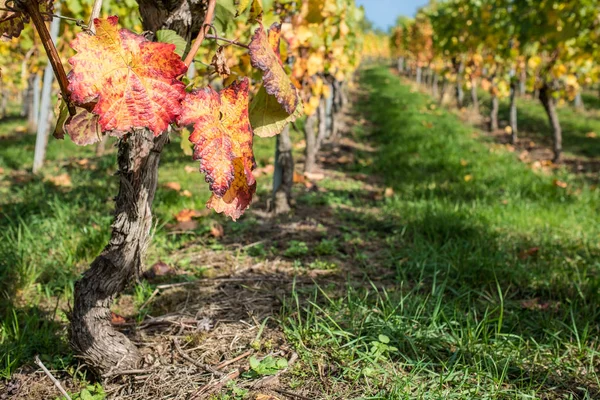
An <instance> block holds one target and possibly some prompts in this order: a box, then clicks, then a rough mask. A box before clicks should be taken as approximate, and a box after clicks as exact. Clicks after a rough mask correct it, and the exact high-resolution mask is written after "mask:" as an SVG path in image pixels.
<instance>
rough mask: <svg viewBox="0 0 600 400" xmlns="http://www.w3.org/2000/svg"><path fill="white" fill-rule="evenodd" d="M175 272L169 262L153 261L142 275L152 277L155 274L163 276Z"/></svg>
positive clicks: (147, 277) (155, 275)
mask: <svg viewBox="0 0 600 400" xmlns="http://www.w3.org/2000/svg"><path fill="white" fill-rule="evenodd" d="M173 274H175V269H174V268H172V267H171V266H169V264H167V263H165V262H163V261H158V262H156V263H154V265H152V266H151V267H150V268H148V270H147V271H145V272H144V274H143V276H144V278H146V279H152V278H154V277H157V276H165V275H173Z"/></svg>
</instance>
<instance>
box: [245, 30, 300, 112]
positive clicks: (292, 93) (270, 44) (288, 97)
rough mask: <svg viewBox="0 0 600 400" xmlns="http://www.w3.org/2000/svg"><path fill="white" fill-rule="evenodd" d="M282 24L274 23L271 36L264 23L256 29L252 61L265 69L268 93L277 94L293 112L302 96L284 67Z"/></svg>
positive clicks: (284, 106)
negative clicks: (281, 53) (280, 54)
mask: <svg viewBox="0 0 600 400" xmlns="http://www.w3.org/2000/svg"><path fill="white" fill-rule="evenodd" d="M280 36H281V25H280V24H277V23H275V24H273V25H272V26H271V28H270V29H269V36H268V37H267V34H266V33H265V28H264V27H263V26H262V23H261V24H260V25H259V26H258V29H256V32H255V33H254V36H252V40H251V41H250V50H249V53H250V63H251V64H252V66H253V67H254V68H258V69H260V70H261V71H263V85H264V87H265V89H266V91H267V93H268V94H270V95H273V96H275V98H276V99H277V102H278V103H279V104H281V105H282V106H283V108H284V110H285V111H286V112H287V113H288V114H290V115H291V114H293V113H294V112H295V111H296V108H297V107H298V103H299V102H300V98H299V96H298V92H297V90H296V87H295V86H294V84H293V83H292V81H291V80H290V78H289V77H288V75H287V74H286V72H285V70H284V69H283V63H282V62H281V58H280V56H279V41H280Z"/></svg>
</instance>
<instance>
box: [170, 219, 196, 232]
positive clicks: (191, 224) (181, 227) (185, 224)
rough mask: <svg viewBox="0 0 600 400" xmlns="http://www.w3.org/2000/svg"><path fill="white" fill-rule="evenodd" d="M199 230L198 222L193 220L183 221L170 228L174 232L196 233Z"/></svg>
mask: <svg viewBox="0 0 600 400" xmlns="http://www.w3.org/2000/svg"><path fill="white" fill-rule="evenodd" d="M197 228H198V221H194V220H193V219H191V220H189V221H181V222H178V223H177V224H175V225H171V226H169V230H170V231H171V232H172V231H194V230H196V229H197Z"/></svg>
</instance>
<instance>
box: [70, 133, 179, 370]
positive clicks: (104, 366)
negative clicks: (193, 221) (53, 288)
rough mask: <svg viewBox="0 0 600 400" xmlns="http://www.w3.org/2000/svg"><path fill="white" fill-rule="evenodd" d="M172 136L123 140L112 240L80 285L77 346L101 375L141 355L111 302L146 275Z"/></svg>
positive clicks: (74, 322) (74, 324) (74, 325)
mask: <svg viewBox="0 0 600 400" xmlns="http://www.w3.org/2000/svg"><path fill="white" fill-rule="evenodd" d="M167 140H168V135H167V134H166V133H164V134H163V135H161V136H159V137H157V138H156V139H154V134H153V133H152V132H151V131H149V130H139V131H136V132H135V133H134V134H131V135H130V136H129V137H126V138H123V139H122V140H121V141H120V142H119V154H118V165H119V173H118V176H119V178H120V187H119V194H118V195H117V198H116V205H115V208H116V209H115V218H114V222H113V224H112V234H111V238H110V241H109V243H108V245H107V246H106V247H105V248H104V250H103V251H102V253H100V255H99V256H98V257H97V258H96V259H95V260H94V261H93V262H92V265H91V267H90V269H89V270H87V271H86V272H85V273H84V274H83V277H82V278H81V279H80V280H79V281H77V283H76V284H75V302H74V308H73V312H72V314H71V345H72V347H73V349H74V350H75V351H76V352H77V353H78V354H79V355H80V356H82V357H83V359H84V360H85V361H86V363H87V364H88V365H89V366H91V367H92V368H93V369H95V370H96V371H98V372H100V373H103V372H105V371H108V370H110V369H111V368H115V367H117V366H118V368H119V369H131V368H134V367H135V366H136V365H137V363H138V361H139V359H140V356H139V353H138V350H137V348H136V347H135V345H134V344H133V343H131V341H130V340H129V339H128V338H127V337H126V336H125V335H123V334H122V333H120V332H117V331H115V329H114V328H113V327H112V326H111V322H110V306H111V304H112V302H113V300H114V298H115V296H117V295H118V294H119V293H121V292H122V291H123V290H124V289H125V287H126V286H127V285H128V284H129V283H130V282H132V280H133V279H135V278H137V277H139V276H140V275H141V269H142V263H143V256H144V254H145V252H146V248H147V247H148V243H149V234H150V228H151V227H152V211H151V207H152V201H153V200H154V194H155V193H156V184H157V180H158V162H159V160H160V153H161V151H162V149H163V146H164V144H165V143H166V141H167Z"/></svg>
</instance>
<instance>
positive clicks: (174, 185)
mask: <svg viewBox="0 0 600 400" xmlns="http://www.w3.org/2000/svg"><path fill="white" fill-rule="evenodd" d="M164 186H165V187H166V188H167V189H171V190H174V191H176V192H179V191H180V190H181V184H180V183H178V182H167V183H165V185H164Z"/></svg>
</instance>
